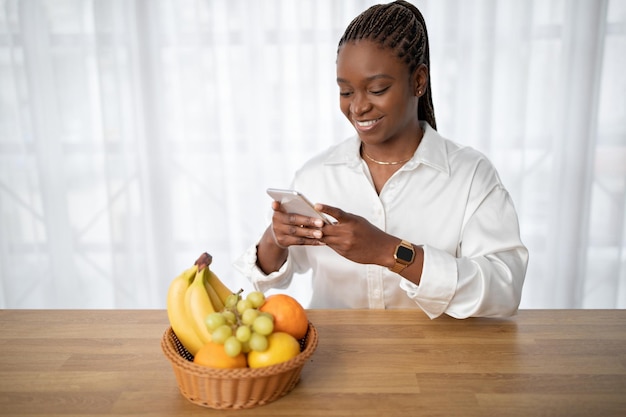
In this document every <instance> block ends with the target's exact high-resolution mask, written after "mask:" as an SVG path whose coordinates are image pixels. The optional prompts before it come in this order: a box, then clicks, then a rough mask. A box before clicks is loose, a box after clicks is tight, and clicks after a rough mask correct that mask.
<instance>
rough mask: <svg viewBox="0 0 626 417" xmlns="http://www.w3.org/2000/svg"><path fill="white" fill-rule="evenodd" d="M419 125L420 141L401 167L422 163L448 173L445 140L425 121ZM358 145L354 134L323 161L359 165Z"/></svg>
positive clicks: (410, 166) (359, 141) (408, 167)
mask: <svg viewBox="0 0 626 417" xmlns="http://www.w3.org/2000/svg"><path fill="white" fill-rule="evenodd" d="M420 125H421V127H422V130H423V131H424V136H423V137H422V141H421V142H420V145H419V146H418V147H417V150H416V151H415V154H414V155H413V158H411V160H410V161H409V162H407V163H406V164H404V166H403V167H402V169H403V170H411V169H415V168H417V167H418V166H419V165H420V164H424V165H427V166H429V167H432V168H434V169H436V170H439V171H441V172H442V173H444V174H446V175H450V166H449V163H448V153H447V150H446V141H445V140H444V138H443V137H442V136H441V135H440V134H439V132H437V131H436V130H435V129H433V128H432V127H431V126H430V125H429V124H428V123H427V122H424V121H420ZM360 146H361V140H360V139H359V137H358V135H354V136H352V137H351V138H349V139H347V140H345V141H343V142H341V143H340V144H338V145H337V146H336V147H335V148H334V149H333V150H332V151H331V152H330V153H329V154H328V156H327V158H326V160H325V162H324V163H325V164H327V165H347V166H348V167H351V168H356V167H359V166H360V165H361V155H360V154H359V148H360Z"/></svg>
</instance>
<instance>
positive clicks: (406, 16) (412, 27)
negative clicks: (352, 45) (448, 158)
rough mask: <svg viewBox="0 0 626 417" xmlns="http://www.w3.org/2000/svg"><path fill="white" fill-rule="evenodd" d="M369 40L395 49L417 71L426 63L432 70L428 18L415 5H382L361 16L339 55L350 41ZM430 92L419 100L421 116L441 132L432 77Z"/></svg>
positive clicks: (347, 33)
mask: <svg viewBox="0 0 626 417" xmlns="http://www.w3.org/2000/svg"><path fill="white" fill-rule="evenodd" d="M361 39H367V40H370V41H373V42H376V43H378V44H379V45H381V46H382V47H384V48H391V49H392V50H393V51H394V52H395V54H396V56H397V57H398V58H400V59H401V60H402V61H404V63H406V64H407V66H408V68H409V73H410V74H413V72H414V71H415V70H416V69H417V67H419V66H420V65H422V64H424V65H426V67H427V68H430V52H429V48H428V32H427V31H426V22H425V21H424V16H422V13H421V12H420V11H419V10H418V9H417V7H415V6H413V5H412V4H411V3H409V2H407V1H403V0H398V1H394V2H393V3H388V4H378V5H375V6H372V7H370V8H369V9H367V10H365V11H364V12H363V13H361V14H360V15H358V16H357V17H356V18H355V19H354V20H353V21H352V22H351V23H350V24H349V25H348V27H347V28H346V31H345V32H344V34H343V36H342V37H341V39H340V40H339V46H338V48H337V53H339V51H340V50H341V47H342V46H343V45H344V44H345V43H347V42H354V41H358V40H361ZM427 83H428V84H427V85H426V91H425V92H424V96H423V97H422V98H421V99H420V100H419V105H418V108H417V116H418V119H420V120H425V121H427V122H428V124H430V125H431V126H432V127H433V129H437V123H436V121H435V110H434V108H433V98H432V93H431V88H430V76H429V77H428V81H427Z"/></svg>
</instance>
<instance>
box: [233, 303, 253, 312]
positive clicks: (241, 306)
mask: <svg viewBox="0 0 626 417" xmlns="http://www.w3.org/2000/svg"><path fill="white" fill-rule="evenodd" d="M251 308H252V303H251V302H250V301H249V300H239V301H237V311H238V312H239V314H243V312H244V311H246V310H249V309H251Z"/></svg>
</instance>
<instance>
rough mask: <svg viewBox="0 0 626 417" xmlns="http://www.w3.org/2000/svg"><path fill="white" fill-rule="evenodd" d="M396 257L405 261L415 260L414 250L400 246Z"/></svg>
mask: <svg viewBox="0 0 626 417" xmlns="http://www.w3.org/2000/svg"><path fill="white" fill-rule="evenodd" d="M396 257H397V258H398V259H400V260H403V261H405V262H411V261H412V260H413V251H412V250H411V249H409V248H407V247H404V246H399V247H398V250H397V251H396Z"/></svg>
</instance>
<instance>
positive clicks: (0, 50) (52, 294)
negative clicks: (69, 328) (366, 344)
mask: <svg viewBox="0 0 626 417" xmlns="http://www.w3.org/2000/svg"><path fill="white" fill-rule="evenodd" d="M373 3H374V2H373V1H356V0H340V1H336V0H250V1H246V0H219V1H218V0H204V1H201V0H180V1H178V0H154V1H149V0H134V1H131V0H49V1H44V0H21V1H18V0H0V277H1V286H0V308H164V306H165V294H166V291H167V287H168V285H169V282H170V281H171V279H173V278H174V276H175V275H177V274H178V273H179V272H180V271H182V270H183V269H184V268H186V267H188V266H189V265H191V263H193V261H194V260H195V259H196V258H197V257H198V255H199V254H200V253H201V252H203V251H209V252H210V253H211V254H212V255H213V257H214V265H213V269H214V271H215V272H216V273H217V274H218V275H219V276H220V277H221V278H222V279H223V280H224V281H225V282H226V283H227V284H228V285H229V286H230V287H231V288H233V289H235V288H239V287H241V288H244V289H245V290H249V289H250V288H251V287H250V284H249V283H248V282H247V281H246V280H245V279H244V278H243V277H241V276H239V275H238V273H237V272H236V271H235V270H234V268H233V267H232V265H231V263H232V261H233V260H234V259H235V258H236V257H237V256H239V254H241V253H242V252H243V251H244V250H245V249H246V248H247V247H248V246H249V245H251V244H253V243H254V242H255V240H256V239H257V237H258V236H259V235H260V233H261V232H262V230H263V229H264V228H265V227H266V222H267V215H268V211H269V203H270V200H269V197H267V196H266V195H265V191H264V190H265V189H266V188H267V187H284V186H287V185H288V184H289V183H290V181H291V175H292V174H293V172H294V170H295V169H296V168H297V167H298V166H299V165H300V164H302V163H303V162H304V161H305V160H306V159H308V158H309V157H310V156H312V155H313V154H315V153H318V152H320V151H321V150H322V149H324V148H326V147H327V146H329V145H332V144H334V143H337V142H338V141H340V140H342V139H343V138H345V137H346V136H347V135H350V134H352V129H351V127H350V126H349V124H348V122H347V121H345V120H344V119H343V116H342V115H341V114H340V112H339V109H338V89H337V86H336V83H335V81H334V79H335V57H336V47H337V42H338V40H339V37H340V36H341V34H342V32H343V30H344V29H345V27H346V25H347V24H348V23H349V22H350V20H352V18H354V17H355V16H356V15H357V14H358V13H360V12H361V11H363V10H364V9H365V8H366V7H368V6H369V5H371V4H373ZM415 4H417V5H418V7H419V8H420V9H421V10H422V11H423V13H424V15H425V18H426V22H427V25H428V30H429V35H430V45H431V76H432V88H433V96H434V102H435V112H436V116H437V119H438V126H439V131H440V132H441V133H442V134H443V135H444V136H447V137H449V138H450V139H453V140H455V141H457V142H460V143H464V144H467V145H470V146H473V147H475V148H477V149H479V150H480V151H482V152H484V153H485V154H487V155H488V156H489V157H490V159H491V160H492V161H493V162H494V164H495V165H496V167H497V168H498V170H499V172H500V174H501V177H502V179H503V182H504V184H505V186H506V187H507V188H508V189H509V191H510V192H511V194H512V197H513V200H514V202H515V204H516V207H517V209H518V213H519V217H520V223H521V224H520V226H521V231H522V238H523V241H524V242H525V244H526V245H527V246H528V248H529V250H530V263H529V269H528V274H527V278H526V284H525V288H524V293H523V299H522V307H523V308H625V307H626V250H625V249H626V238H625V232H626V222H625V220H626V215H625V211H626V210H625V205H626V192H625V190H626V77H624V74H626V2H625V1H624V0H606V1H592V0H579V1H574V0H572V1H564V0H535V1H513V0H499V1H495V0H491V1H488V0H437V1H417V2H415ZM310 197H311V198H313V199H314V196H310ZM291 291H292V294H294V295H296V296H297V297H298V298H299V299H300V300H301V301H302V302H303V303H305V304H306V303H307V301H308V282H307V278H306V277H302V278H301V279H300V280H298V282H297V284H295V285H294V287H293V288H291Z"/></svg>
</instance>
